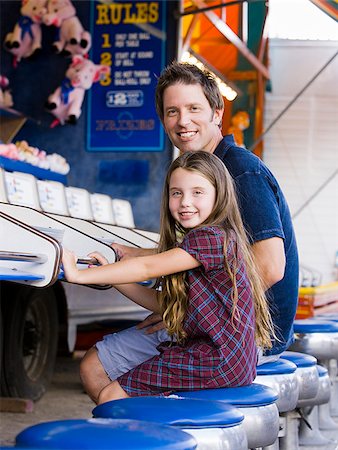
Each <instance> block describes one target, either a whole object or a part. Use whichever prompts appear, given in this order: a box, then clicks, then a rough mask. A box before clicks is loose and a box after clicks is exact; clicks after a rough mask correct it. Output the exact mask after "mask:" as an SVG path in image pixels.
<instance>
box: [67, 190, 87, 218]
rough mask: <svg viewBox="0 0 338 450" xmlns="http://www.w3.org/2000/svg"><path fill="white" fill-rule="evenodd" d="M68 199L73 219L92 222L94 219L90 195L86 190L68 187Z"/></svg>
mask: <svg viewBox="0 0 338 450" xmlns="http://www.w3.org/2000/svg"><path fill="white" fill-rule="evenodd" d="M66 199H67V205H68V209H69V214H70V215H71V217H76V218H77V219H85V220H91V221H92V220H93V219H94V217H93V211H92V205H91V202H90V194H89V192H88V191H87V190H86V189H82V188H77V187H72V186H69V187H66Z"/></svg>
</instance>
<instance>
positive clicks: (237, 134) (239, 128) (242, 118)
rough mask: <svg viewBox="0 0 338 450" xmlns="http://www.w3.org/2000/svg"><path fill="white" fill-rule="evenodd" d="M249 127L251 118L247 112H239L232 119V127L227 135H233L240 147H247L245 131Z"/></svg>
mask: <svg viewBox="0 0 338 450" xmlns="http://www.w3.org/2000/svg"><path fill="white" fill-rule="evenodd" d="M249 125H250V118H249V114H248V113H247V112H246V111H238V112H237V113H236V114H235V115H234V116H232V118H231V125H230V127H229V128H228V132H227V134H233V136H234V140H235V142H236V144H237V145H238V146H239V147H245V145H244V133H243V130H246V129H247V128H248V127H249Z"/></svg>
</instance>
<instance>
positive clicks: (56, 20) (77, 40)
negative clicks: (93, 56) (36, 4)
mask: <svg viewBox="0 0 338 450" xmlns="http://www.w3.org/2000/svg"><path fill="white" fill-rule="evenodd" d="M47 10H48V13H47V14H46V15H45V16H44V18H43V22H44V23H45V24H46V25H54V26H56V27H58V28H59V30H58V38H57V40H56V41H55V42H54V43H53V47H54V49H55V51H56V52H57V53H61V52H62V53H64V54H66V55H87V54H88V51H89V49H90V47H91V44H92V40H91V35H90V33H89V32H88V31H85V30H84V28H83V26H82V25H81V22H80V20H79V19H78V17H77V16H76V10H75V8H74V6H73V5H72V3H71V1H70V0H48V4H47Z"/></svg>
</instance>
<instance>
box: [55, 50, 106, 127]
mask: <svg viewBox="0 0 338 450" xmlns="http://www.w3.org/2000/svg"><path fill="white" fill-rule="evenodd" d="M108 74H110V67H108V66H104V65H98V64H94V63H93V62H92V61H90V60H89V59H87V58H84V57H83V56H73V58H72V63H71V65H70V66H69V68H68V70H67V72H66V78H64V80H63V82H62V84H61V86H59V87H58V88H57V89H56V90H55V91H54V92H53V94H51V95H50V96H49V97H48V100H47V102H46V108H47V109H48V110H49V111H50V112H51V113H52V114H53V115H54V116H55V117H56V118H57V121H56V122H55V121H54V122H53V123H52V125H51V126H52V127H53V126H55V125H57V124H59V123H60V124H61V125H63V124H64V123H69V124H76V122H77V119H78V118H79V117H80V115H81V106H82V102H83V99H84V96H85V91H86V90H88V89H90V88H91V87H92V84H93V83H95V82H97V81H99V80H100V79H102V78H104V77H105V76H106V75H108Z"/></svg>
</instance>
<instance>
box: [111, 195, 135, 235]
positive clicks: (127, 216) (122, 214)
mask: <svg viewBox="0 0 338 450" xmlns="http://www.w3.org/2000/svg"><path fill="white" fill-rule="evenodd" d="M112 206H113V214H114V217H115V223H116V225H118V226H120V227H126V228H135V222H134V216H133V210H132V207H131V204H130V202H128V200H121V199H119V198H114V199H113V200H112Z"/></svg>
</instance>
